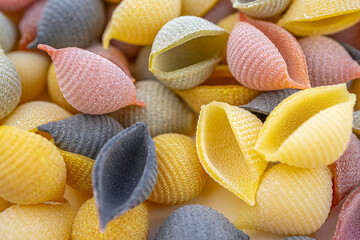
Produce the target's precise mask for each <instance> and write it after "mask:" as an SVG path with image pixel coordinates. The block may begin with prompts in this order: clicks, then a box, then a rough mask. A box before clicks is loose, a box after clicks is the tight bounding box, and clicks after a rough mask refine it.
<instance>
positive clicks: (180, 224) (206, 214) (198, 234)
mask: <svg viewBox="0 0 360 240" xmlns="http://www.w3.org/2000/svg"><path fill="white" fill-rule="evenodd" d="M167 239H197V240H208V239H213V240H215V239H237V240H250V238H249V236H248V235H246V234H245V233H243V232H242V231H241V230H239V229H237V228H236V227H235V226H234V224H232V223H231V222H230V221H229V219H227V218H226V217H225V216H224V215H223V214H221V213H219V212H218V211H216V210H214V209H212V208H210V207H206V206H202V205H188V206H185V207H182V208H179V209H178V210H176V211H174V212H173V213H172V214H171V215H170V216H169V217H168V218H167V219H166V220H165V221H164V223H163V224H162V225H161V227H160V229H159V231H158V232H157V234H156V237H155V240H167Z"/></svg>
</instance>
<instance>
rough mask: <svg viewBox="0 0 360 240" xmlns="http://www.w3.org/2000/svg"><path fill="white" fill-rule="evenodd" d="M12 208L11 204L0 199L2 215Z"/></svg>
mask: <svg viewBox="0 0 360 240" xmlns="http://www.w3.org/2000/svg"><path fill="white" fill-rule="evenodd" d="M10 206H11V203H9V202H8V201H6V200H5V199H3V198H2V197H0V213H1V212H2V211H4V210H5V209H6V208H8V207H10Z"/></svg>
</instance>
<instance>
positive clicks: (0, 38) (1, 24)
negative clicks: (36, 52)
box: [0, 12, 17, 52]
mask: <svg viewBox="0 0 360 240" xmlns="http://www.w3.org/2000/svg"><path fill="white" fill-rule="evenodd" d="M16 38H17V29H16V26H15V24H14V23H13V22H12V21H10V19H9V18H7V17H6V16H5V15H4V14H3V13H2V12H0V47H1V48H2V49H3V50H4V51H5V52H8V51H10V50H11V49H12V48H13V46H14V44H15V41H16Z"/></svg>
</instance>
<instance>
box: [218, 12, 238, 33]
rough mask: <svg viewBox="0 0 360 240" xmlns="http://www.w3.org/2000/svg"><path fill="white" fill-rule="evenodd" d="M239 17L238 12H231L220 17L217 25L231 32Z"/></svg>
mask: <svg viewBox="0 0 360 240" xmlns="http://www.w3.org/2000/svg"><path fill="white" fill-rule="evenodd" d="M238 19H239V13H232V14H230V15H228V16H226V17H225V18H223V19H221V20H220V21H219V22H218V23H217V25H218V26H219V27H221V28H223V29H225V30H226V31H228V32H231V31H232V30H233V28H234V26H235V24H236V22H237V21H238Z"/></svg>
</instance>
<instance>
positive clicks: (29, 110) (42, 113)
mask: <svg viewBox="0 0 360 240" xmlns="http://www.w3.org/2000/svg"><path fill="white" fill-rule="evenodd" d="M68 117H71V114H70V113H69V112H68V111H66V110H65V109H63V108H61V107H59V106H58V105H56V104H54V103H51V102H45V101H33V102H28V103H24V104H22V105H19V106H18V107H16V108H15V109H14V111H13V112H12V113H11V114H10V115H9V116H8V117H7V118H5V119H4V120H3V121H2V125H4V126H13V127H17V128H20V129H23V130H26V131H37V130H36V128H37V126H40V125H42V124H46V123H49V122H52V121H58V120H61V119H64V118H68Z"/></svg>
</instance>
